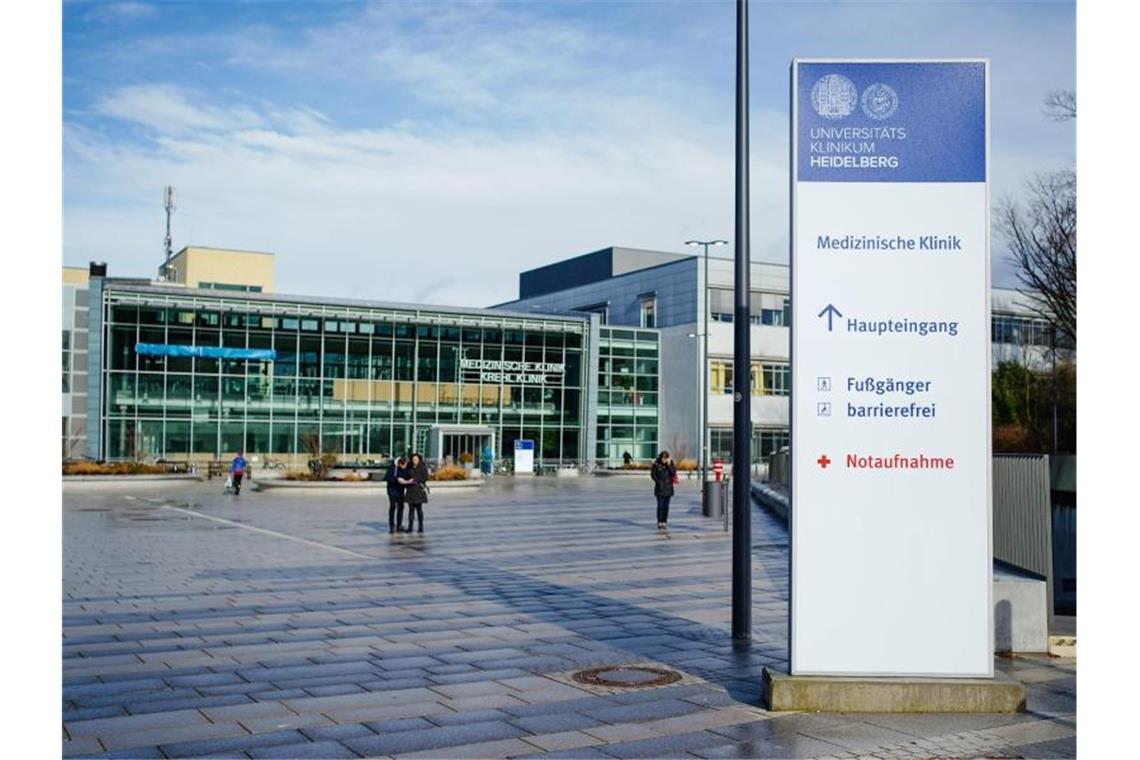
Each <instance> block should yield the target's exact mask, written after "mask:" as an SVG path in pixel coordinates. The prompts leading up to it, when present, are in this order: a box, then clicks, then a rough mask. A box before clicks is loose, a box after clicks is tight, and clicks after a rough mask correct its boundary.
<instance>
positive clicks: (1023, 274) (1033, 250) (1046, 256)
mask: <svg viewBox="0 0 1140 760" xmlns="http://www.w3.org/2000/svg"><path fill="white" fill-rule="evenodd" d="M1027 194H1028V197H1027V198H1026V200H1025V202H1024V204H1023V203H1019V202H1017V201H1014V200H1012V199H1006V200H1005V201H1003V202H1002V203H1001V204H1000V205H999V207H998V219H997V227H998V231H999V233H1000V234H1001V236H1002V237H1003V238H1004V239H1005V242H1006V244H1007V245H1008V246H1009V255H1010V258H1011V259H1012V260H1013V264H1014V267H1015V270H1016V275H1017V279H1018V282H1020V283H1021V284H1022V285H1023V286H1025V288H1026V289H1027V290H1028V291H1029V292H1028V294H1027V295H1028V296H1029V298H1030V299H1031V300H1032V303H1033V305H1032V307H1031V308H1032V309H1033V311H1034V312H1035V313H1036V314H1037V315H1038V316H1039V317H1041V318H1042V319H1044V320H1046V321H1048V322H1049V323H1050V324H1051V325H1052V326H1053V327H1054V328H1055V329H1056V330H1057V334H1058V335H1059V336H1065V337H1067V338H1068V339H1069V340H1071V341H1072V343H1073V345H1075V344H1076V340H1077V175H1076V172H1074V171H1073V170H1071V169H1063V170H1061V171H1056V172H1049V173H1045V174H1039V175H1038V176H1037V177H1035V178H1034V179H1032V180H1030V181H1029V183H1028V185H1027Z"/></svg>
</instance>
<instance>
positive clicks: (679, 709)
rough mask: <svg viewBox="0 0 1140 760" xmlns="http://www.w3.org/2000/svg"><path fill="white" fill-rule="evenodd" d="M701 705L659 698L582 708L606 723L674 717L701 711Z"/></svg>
mask: <svg viewBox="0 0 1140 760" xmlns="http://www.w3.org/2000/svg"><path fill="white" fill-rule="evenodd" d="M700 710H701V706H700V705H694V704H693V703H691V702H684V701H682V700H679V699H658V700H653V701H650V702H637V703H634V704H632V705H614V706H612V707H606V708H601V709H597V708H594V709H586V710H582V711H581V712H583V713H584V714H586V715H589V716H591V717H594V718H598V719H600V720H604V721H605V722H606V723H627V722H629V721H635V720H653V719H655V718H672V717H673V716H675V715H688V714H689V713H695V712H699V711H700Z"/></svg>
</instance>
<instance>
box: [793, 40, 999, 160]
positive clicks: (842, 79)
mask: <svg viewBox="0 0 1140 760" xmlns="http://www.w3.org/2000/svg"><path fill="white" fill-rule="evenodd" d="M795 65H796V67H797V69H796V88H797V91H798V92H797V96H798V97H797V100H798V108H799V113H798V114H797V117H798V134H796V135H795V136H794V139H795V140H796V150H797V160H796V164H797V165H796V175H797V176H796V179H797V180H798V181H800V182H985V181H986V87H985V64H984V63H982V62H980V61H977V62H975V61H964V62H942V63H913V62H908V63H903V62H899V63H889V62H885V63H884V62H880V63H851V62H835V63H826V62H803V61H801V62H797V63H796V64H795Z"/></svg>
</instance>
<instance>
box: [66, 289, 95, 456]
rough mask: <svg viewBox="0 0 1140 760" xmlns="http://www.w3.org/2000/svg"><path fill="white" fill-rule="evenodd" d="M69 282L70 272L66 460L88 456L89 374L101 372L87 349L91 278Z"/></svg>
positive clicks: (67, 327)
mask: <svg viewBox="0 0 1140 760" xmlns="http://www.w3.org/2000/svg"><path fill="white" fill-rule="evenodd" d="M84 275H86V270H84ZM68 280H69V278H68V277H67V270H64V283H65V284H64V286H63V321H62V329H63V330H64V331H65V332H66V333H67V334H68V335H69V338H68V340H69V341H70V350H69V351H68V352H67V357H66V358H67V365H68V366H67V367H66V369H65V371H66V372H67V374H68V382H69V385H68V390H67V391H64V392H63V399H62V402H63V403H62V418H63V419H62V422H63V425H62V427H61V440H60V445H61V450H62V453H63V456H64V457H65V458H69V457H81V456H84V455H85V454H86V453H87V384H88V377H87V374H88V371H96V372H97V371H98V368H97V367H95V368H91V367H90V363H91V362H90V358H89V354H88V348H87V345H88V338H87V336H88V333H87V328H88V324H89V321H90V319H89V316H90V315H89V310H88V303H89V299H90V292H89V291H88V289H87V278H86V277H83V278H78V277H73V278H71V280H72V281H71V282H69V281H68ZM77 282H78V283H79V284H76V283H77Z"/></svg>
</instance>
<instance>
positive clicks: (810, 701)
mask: <svg viewBox="0 0 1140 760" xmlns="http://www.w3.org/2000/svg"><path fill="white" fill-rule="evenodd" d="M764 689H765V693H766V695H767V696H766V705H767V709H769V710H771V711H772V712H788V711H806V712H829V713H831V712H835V713H839V712H866V713H1014V712H1025V686H1024V685H1022V684H1020V683H1018V682H1017V681H1014V680H1013V679H1011V678H1010V677H1009V676H1006V675H1004V674H1001V673H999V674H998V675H996V676H995V677H994V678H992V679H990V678H858V677H834V676H790V675H788V674H787V673H782V672H780V671H777V670H772V669H770V668H764Z"/></svg>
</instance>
